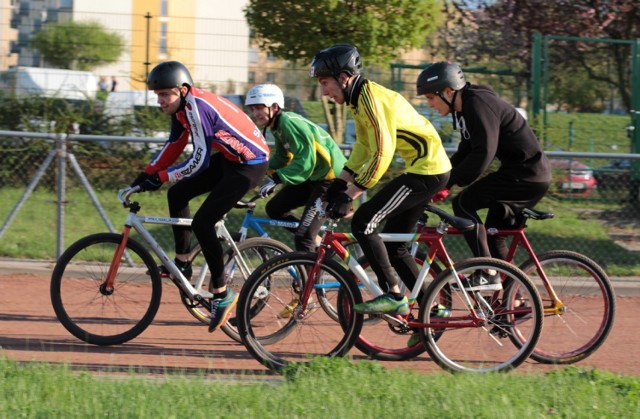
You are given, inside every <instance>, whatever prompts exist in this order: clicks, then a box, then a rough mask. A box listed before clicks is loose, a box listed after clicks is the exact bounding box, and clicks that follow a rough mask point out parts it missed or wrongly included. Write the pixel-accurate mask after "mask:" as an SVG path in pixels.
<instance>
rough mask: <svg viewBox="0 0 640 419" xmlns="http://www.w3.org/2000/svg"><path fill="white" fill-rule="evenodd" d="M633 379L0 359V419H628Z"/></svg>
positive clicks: (331, 363) (342, 363) (330, 364)
mask: <svg viewBox="0 0 640 419" xmlns="http://www.w3.org/2000/svg"><path fill="white" fill-rule="evenodd" d="M639 411H640V378H638V377H623V376H617V375H613V374H610V373H603V372H599V371H597V370H592V371H586V370H582V369H579V368H575V367H569V368H564V369H561V370H557V371H554V372H550V373H548V374H544V375H535V374H531V375H528V374H527V375H524V374H518V373H512V374H487V375H466V374H456V375H452V374H448V373H444V372H442V373H434V374H416V373H411V372H402V371H398V370H394V369H387V368H384V367H382V366H381V365H380V364H377V363H375V362H360V363H350V362H348V361H347V360H345V359H326V358H323V359H317V360H315V361H314V362H312V363H311V364H310V365H308V366H304V367H301V368H298V369H292V370H290V371H288V373H287V374H285V378H284V380H283V381H282V382H281V383H278V382H275V383H274V382H273V381H270V382H256V381H249V382H242V383H231V382H229V381H228V380H216V379H205V378H204V375H203V376H202V377H195V378H194V377H190V378H189V377H183V376H163V377H162V378H158V379H148V378H141V377H139V376H135V375H131V376H130V377H127V378H126V379H125V378H123V377H122V376H119V377H113V378H111V377H105V376H101V377H96V376H93V375H91V374H89V373H83V372H81V373H78V372H73V371H72V370H71V369H70V368H67V367H57V366H49V365H47V364H40V363H16V362H12V361H8V360H6V359H3V358H2V357H0V417H2V418H5V417H6V418H13V417H26V418H32V417H38V418H41V417H47V418H49V417H56V418H57V417H61V418H62V417H63V418H68V417H118V418H121V417H124V418H147V417H149V418H154V419H155V418H174V417H193V418H209V417H216V418H222V417H260V418H264V417H274V418H280V417H305V418H316V417H317V418H329V417H332V418H334V417H336V418H350V417H357V418H376V417H397V418H404V417H438V418H461V417H465V418H467V417H469V418H470V417H473V418H489V417H491V418H512V417H547V416H550V417H571V418H591V417H599V418H609V417H610V418H632V417H637V414H638V412H639Z"/></svg>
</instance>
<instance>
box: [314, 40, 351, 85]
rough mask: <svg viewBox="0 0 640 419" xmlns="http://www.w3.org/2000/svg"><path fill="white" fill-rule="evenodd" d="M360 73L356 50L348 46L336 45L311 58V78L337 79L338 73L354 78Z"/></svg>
mask: <svg viewBox="0 0 640 419" xmlns="http://www.w3.org/2000/svg"><path fill="white" fill-rule="evenodd" d="M361 71H362V62H361V61H360V54H358V49H357V48H356V47H354V46H353V45H349V44H337V45H334V46H332V47H329V48H327V49H323V50H322V51H320V52H319V53H317V54H316V56H315V57H313V61H311V69H310V72H309V74H310V75H311V77H332V76H333V77H337V76H338V75H340V73H347V74H348V75H349V76H355V75H358V74H360V72H361Z"/></svg>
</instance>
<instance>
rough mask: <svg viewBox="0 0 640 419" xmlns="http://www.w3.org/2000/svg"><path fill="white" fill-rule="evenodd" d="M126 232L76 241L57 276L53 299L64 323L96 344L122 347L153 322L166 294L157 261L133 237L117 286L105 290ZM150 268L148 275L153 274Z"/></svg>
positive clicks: (53, 282)
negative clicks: (123, 234)
mask: <svg viewBox="0 0 640 419" xmlns="http://www.w3.org/2000/svg"><path fill="white" fill-rule="evenodd" d="M121 241H122V235H120V234H115V233H98V234H94V235H91V236H87V237H84V238H82V239H80V240H78V241H77V242H75V243H74V244H72V245H71V246H70V247H69V248H68V249H67V250H66V251H65V252H64V253H63V254H62V255H61V256H60V258H59V259H58V262H57V263H56V266H55V268H54V269H53V273H52V275H51V287H50V294H51V302H52V304H53V309H54V311H55V313H56V316H57V317H58V320H60V323H62V325H63V326H64V327H65V328H66V329H67V330H68V331H69V332H70V333H71V334H72V335H73V336H75V337H77V338H78V339H80V340H83V341H85V342H87V343H91V344H95V345H118V344H121V343H124V342H127V341H129V340H131V339H133V338H135V337H136V336H138V335H139V334H140V333H142V332H143V331H144V330H145V329H146V328H147V327H148V326H149V324H150V323H151V322H152V321H153V318H154V317H155V315H156V313H157V311H158V307H159V306H160V300H161V296H162V282H161V279H160V275H159V274H158V268H157V266H156V264H155V261H154V260H153V258H152V257H151V255H150V254H149V252H147V250H145V248H144V247H142V245H140V244H139V243H137V242H136V241H134V240H132V239H129V240H128V242H127V248H126V250H125V254H124V257H123V258H122V260H121V261H120V267H119V269H118V271H117V273H116V277H115V282H114V290H113V291H109V290H107V289H105V286H104V284H105V279H106V277H107V272H109V268H110V266H111V260H112V259H113V256H114V254H115V252H116V249H117V248H118V246H119V244H120V242H121ZM147 272H148V273H147Z"/></svg>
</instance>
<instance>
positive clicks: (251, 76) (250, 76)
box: [247, 71, 256, 83]
mask: <svg viewBox="0 0 640 419" xmlns="http://www.w3.org/2000/svg"><path fill="white" fill-rule="evenodd" d="M247 80H248V81H249V83H255V82H256V72H255V71H249V74H248V77H247Z"/></svg>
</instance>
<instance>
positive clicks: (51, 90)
mask: <svg viewBox="0 0 640 419" xmlns="http://www.w3.org/2000/svg"><path fill="white" fill-rule="evenodd" d="M0 88H1V89H2V90H3V91H5V92H9V93H10V94H13V95H15V96H17V97H24V96H34V95H36V96H42V97H49V98H57V99H67V100H93V99H95V98H96V91H97V90H98V79H97V78H96V76H95V75H93V74H92V73H90V72H88V71H75V70H64V69H60V68H43V67H14V68H10V69H9V70H7V71H3V72H2V73H1V74H0Z"/></svg>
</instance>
